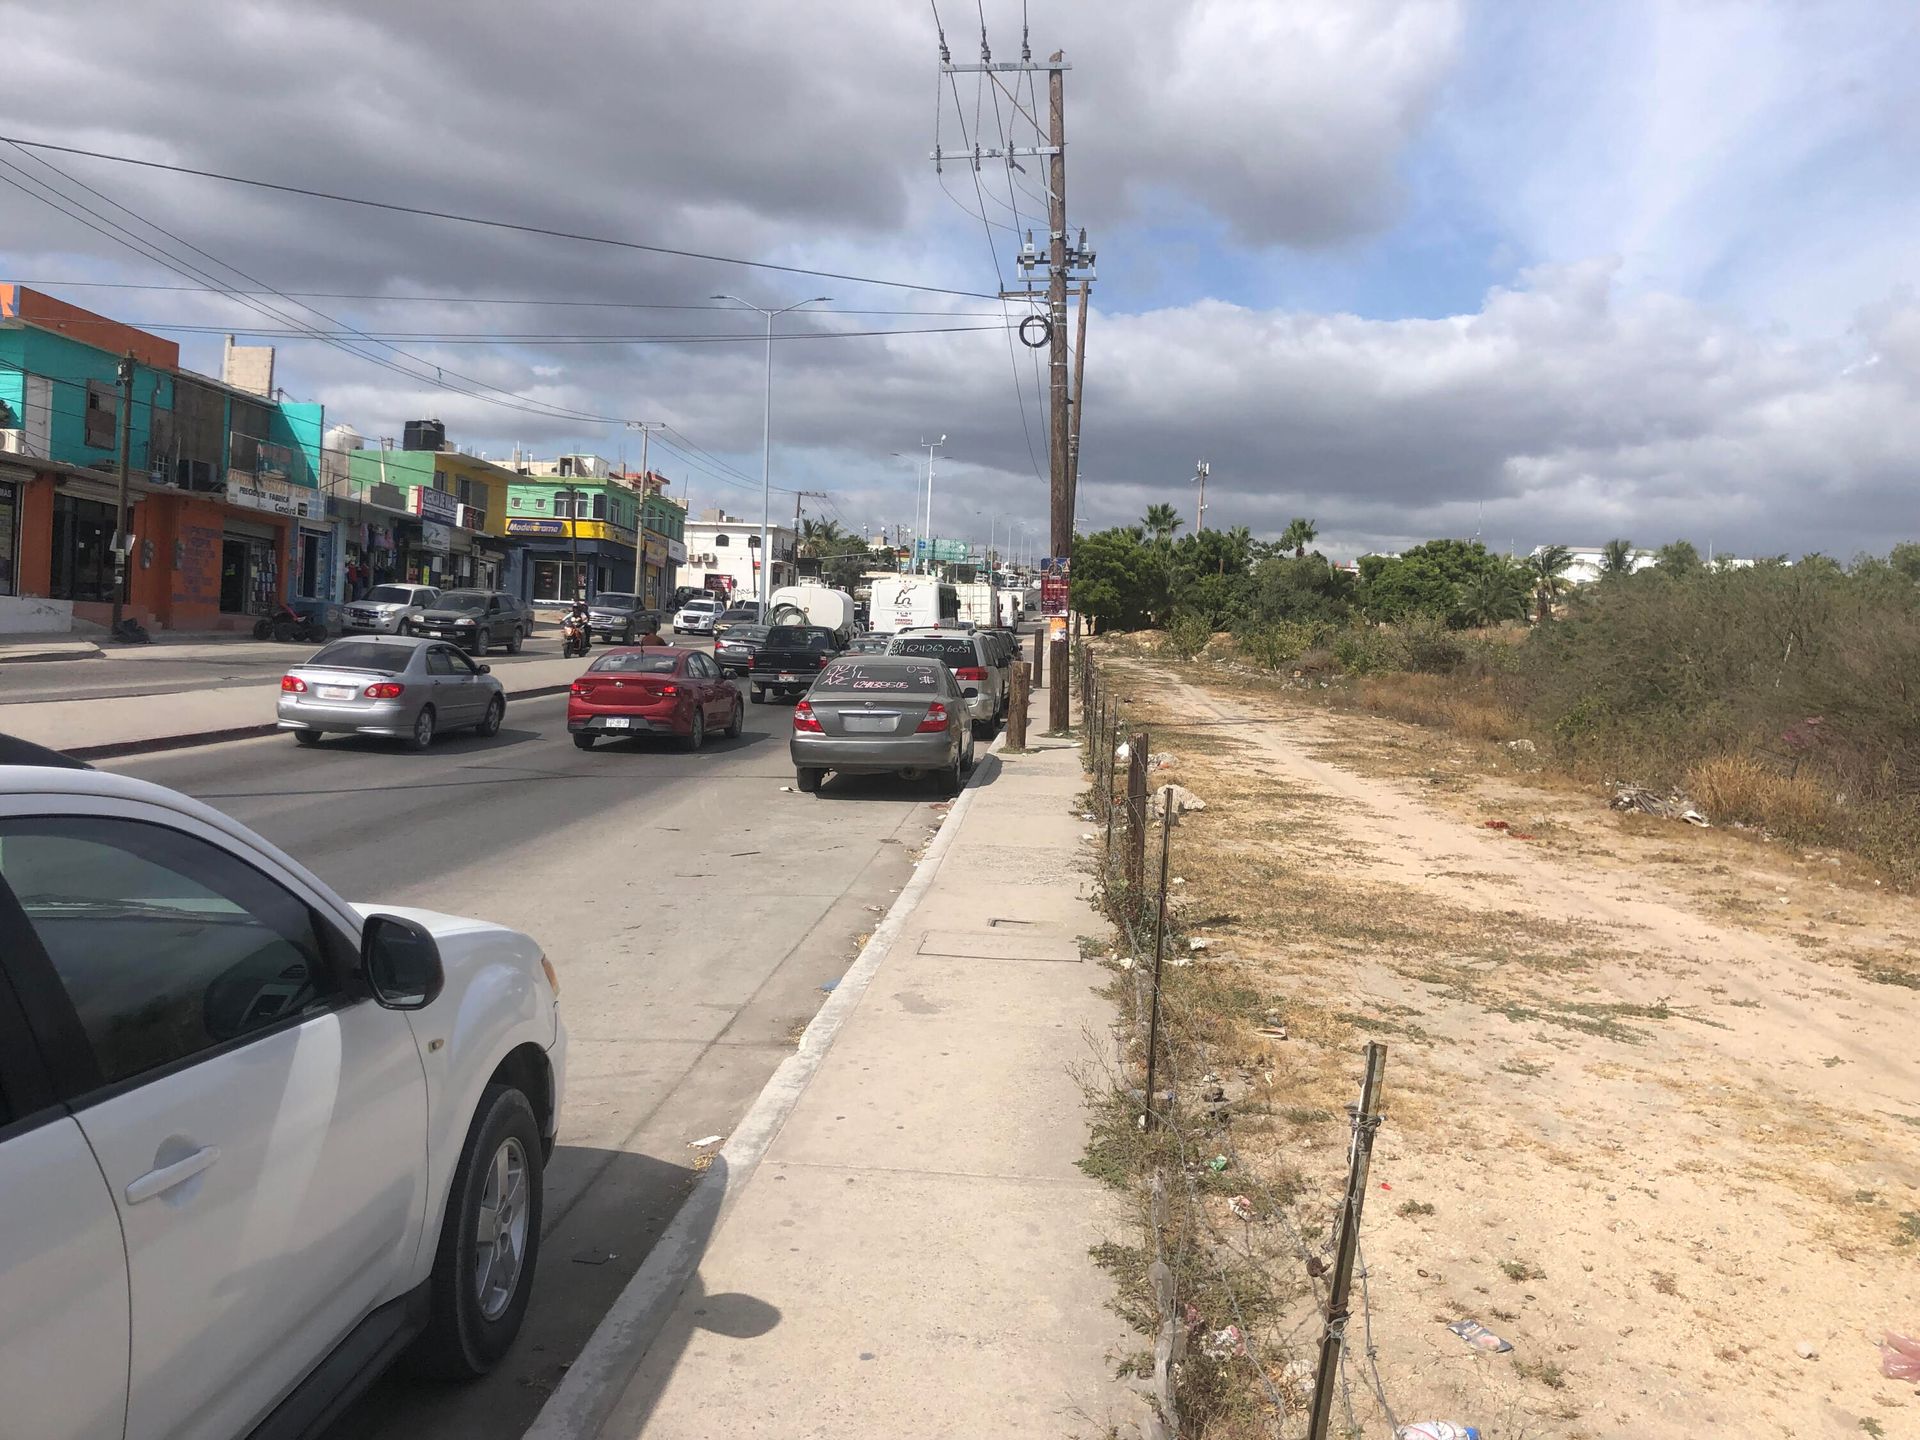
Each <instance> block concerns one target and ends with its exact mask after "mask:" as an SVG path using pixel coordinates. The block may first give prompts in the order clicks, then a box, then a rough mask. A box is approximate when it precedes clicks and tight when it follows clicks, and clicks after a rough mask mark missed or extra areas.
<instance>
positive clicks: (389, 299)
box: [15, 212, 1000, 339]
mask: <svg viewBox="0 0 1920 1440" xmlns="http://www.w3.org/2000/svg"><path fill="white" fill-rule="evenodd" d="M969 213H971V212H969ZM15 283H17V284H20V285H25V286H27V287H29V288H31V289H37V290H52V289H62V290H142V291H154V292H159V293H164V294H206V295H221V296H224V297H226V298H228V299H232V298H234V297H236V296H242V295H278V296H282V297H284V298H287V299H307V300H373V301H378V302H379V303H381V304H383V305H551V306H556V307H563V306H564V307H577V308H580V309H591V310H719V311H725V312H726V313H728V314H731V315H737V314H738V313H739V307H738V306H736V305H689V304H673V303H669V302H664V301H652V300H559V299H549V298H546V297H543V296H538V295H525V296H522V295H513V296H507V295H372V294H364V293H358V292H353V291H344V290H242V289H240V288H239V287H237V286H227V287H219V286H213V285H152V284H141V283H139V282H137V281H131V280H20V281H17V282H15ZM810 313H812V314H815V315H862V316H900V317H911V316H924V317H941V316H946V317H951V318H953V319H956V320H988V319H994V318H997V317H998V316H999V314H1000V312H999V311H997V310H842V309H826V308H822V309H818V310H814V311H811V312H810ZM761 338H763V339H764V338H765V337H764V335H763V336H762V337H761Z"/></svg>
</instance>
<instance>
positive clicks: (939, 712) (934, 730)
mask: <svg viewBox="0 0 1920 1440" xmlns="http://www.w3.org/2000/svg"><path fill="white" fill-rule="evenodd" d="M913 728H914V732H915V733H916V734H919V735H937V734H939V733H940V732H941V731H942V730H944V729H946V728H947V707H946V706H944V705H942V704H941V703H940V702H939V701H938V700H936V701H934V702H933V703H932V704H931V705H929V706H927V718H926V719H924V720H922V721H921V722H920V723H919V724H918V725H916V726H914V727H913Z"/></svg>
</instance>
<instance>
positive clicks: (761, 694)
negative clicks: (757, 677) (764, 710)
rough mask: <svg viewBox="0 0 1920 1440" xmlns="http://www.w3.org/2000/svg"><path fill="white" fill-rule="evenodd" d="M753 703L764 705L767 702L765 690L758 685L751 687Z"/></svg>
mask: <svg viewBox="0 0 1920 1440" xmlns="http://www.w3.org/2000/svg"><path fill="white" fill-rule="evenodd" d="M753 703H754V704H756V705H764V704H766V703H767V692H766V691H764V690H762V689H761V688H760V687H759V686H758V685H755V686H754V687H753Z"/></svg>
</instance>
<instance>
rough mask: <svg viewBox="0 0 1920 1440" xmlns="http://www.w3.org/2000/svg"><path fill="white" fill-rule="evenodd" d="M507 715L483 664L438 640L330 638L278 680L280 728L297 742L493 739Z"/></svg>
mask: <svg viewBox="0 0 1920 1440" xmlns="http://www.w3.org/2000/svg"><path fill="white" fill-rule="evenodd" d="M506 713H507V697H506V692H505V690H503V689H502V688H501V685H500V682H499V681H498V680H496V679H494V677H493V675H492V674H491V673H490V670H489V667H488V666H486V665H484V664H480V663H478V662H476V661H474V660H471V659H469V658H468V657H467V656H466V654H464V653H463V652H462V651H461V650H460V648H459V647H458V646H456V645H451V644H448V643H447V642H446V641H444V640H419V639H414V638H411V637H407V636H391V637H389V636H384V635H367V636H359V637H355V638H352V639H346V640H335V641H334V642H333V643H332V644H331V645H325V646H322V647H321V648H320V650H319V651H318V652H317V653H315V655H314V656H313V658H312V659H310V660H307V661H304V662H302V663H301V664H299V665H296V666H294V668H293V669H291V670H289V671H288V672H287V673H286V674H285V675H284V676H282V677H281V680H280V706H279V717H280V718H279V723H280V728H281V729H282V730H291V731H292V732H293V738H294V739H295V740H298V741H299V742H300V743H301V744H302V745H317V744H319V743H320V737H321V736H322V735H385V736H390V737H392V738H394V739H399V740H405V741H406V742H407V743H408V744H409V745H411V746H412V747H413V748H414V749H415V750H424V749H426V748H427V747H428V746H429V745H431V744H432V743H433V737H434V736H435V735H436V734H438V733H439V732H440V731H442V730H460V729H464V728H472V729H473V730H475V731H477V732H478V733H479V734H481V735H492V734H494V733H495V732H497V731H498V730H499V729H500V722H501V721H502V720H503V719H505V718H506Z"/></svg>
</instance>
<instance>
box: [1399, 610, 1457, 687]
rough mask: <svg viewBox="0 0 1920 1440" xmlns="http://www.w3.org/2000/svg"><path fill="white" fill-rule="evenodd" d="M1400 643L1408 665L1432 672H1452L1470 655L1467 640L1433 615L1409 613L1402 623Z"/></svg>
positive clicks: (1435, 673) (1436, 673)
mask: <svg viewBox="0 0 1920 1440" xmlns="http://www.w3.org/2000/svg"><path fill="white" fill-rule="evenodd" d="M1400 643H1401V645H1402V647H1403V648H1404V650H1405V652H1406V666H1407V668H1408V669H1409V670H1419V671H1424V672H1425V673H1427V674H1430V675H1451V674H1452V673H1453V672H1454V671H1455V670H1458V669H1459V668H1460V666H1461V664H1462V663H1463V662H1464V661H1465V660H1466V658H1467V646H1466V642H1465V641H1463V640H1462V639H1461V638H1460V636H1459V635H1458V634H1457V633H1455V632H1454V631H1451V630H1449V629H1448V628H1447V627H1446V625H1445V623H1444V622H1442V621H1440V620H1438V619H1436V618H1435V617H1434V616H1432V615H1424V614H1413V615H1409V616H1408V617H1407V618H1406V620H1405V621H1404V622H1402V624H1401V625H1400Z"/></svg>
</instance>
